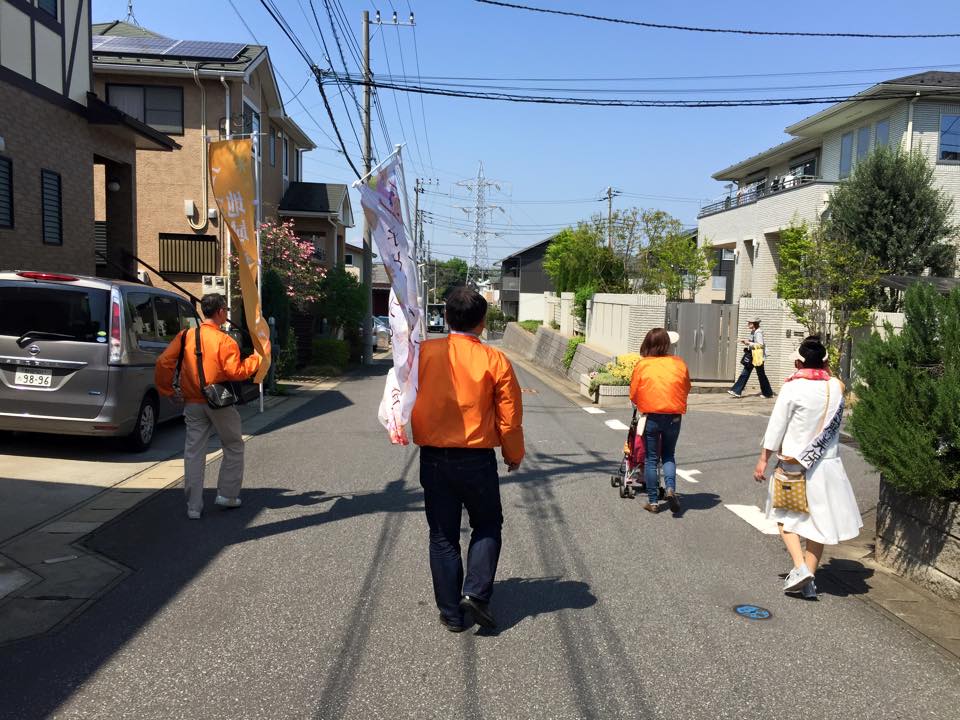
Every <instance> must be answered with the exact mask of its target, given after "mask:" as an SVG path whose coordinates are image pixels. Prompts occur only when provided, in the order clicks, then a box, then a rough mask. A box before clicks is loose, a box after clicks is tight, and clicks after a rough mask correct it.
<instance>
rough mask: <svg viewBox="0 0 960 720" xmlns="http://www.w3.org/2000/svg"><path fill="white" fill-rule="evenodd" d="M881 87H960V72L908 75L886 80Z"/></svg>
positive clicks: (940, 71) (934, 71)
mask: <svg viewBox="0 0 960 720" xmlns="http://www.w3.org/2000/svg"><path fill="white" fill-rule="evenodd" d="M880 84H881V85H930V86H932V87H951V88H955V87H960V72H943V71H942V70H930V71H929V72H922V73H917V74H916V75H906V76H905V77H901V78H895V79H893V80H884V81H883V82H882V83H880Z"/></svg>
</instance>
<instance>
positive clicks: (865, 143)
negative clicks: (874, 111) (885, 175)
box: [857, 127, 870, 162]
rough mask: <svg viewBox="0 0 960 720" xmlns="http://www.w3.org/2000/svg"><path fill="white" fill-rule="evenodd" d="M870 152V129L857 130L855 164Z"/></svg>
mask: <svg viewBox="0 0 960 720" xmlns="http://www.w3.org/2000/svg"><path fill="white" fill-rule="evenodd" d="M868 152H870V128H869V127H862V128H860V129H859V130H857V162H860V161H861V160H863V158H865V157H866V156H867V153H868Z"/></svg>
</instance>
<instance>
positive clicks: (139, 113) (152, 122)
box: [107, 85, 183, 135]
mask: <svg viewBox="0 0 960 720" xmlns="http://www.w3.org/2000/svg"><path fill="white" fill-rule="evenodd" d="M107 102H108V103H110V104H111V105H113V106H114V107H115V108H117V110H120V111H121V112H125V113H126V114H127V115H129V116H130V117H132V118H136V119H137V120H139V121H140V122H142V123H146V124H147V125H149V126H150V127H152V128H153V129H154V130H159V131H160V132H162V133H169V134H171V135H183V88H181V87H164V86H160V85H107Z"/></svg>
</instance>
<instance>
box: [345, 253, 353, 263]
mask: <svg viewBox="0 0 960 720" xmlns="http://www.w3.org/2000/svg"><path fill="white" fill-rule="evenodd" d="M343 262H344V263H345V264H346V265H353V253H347V254H346V255H344V256H343Z"/></svg>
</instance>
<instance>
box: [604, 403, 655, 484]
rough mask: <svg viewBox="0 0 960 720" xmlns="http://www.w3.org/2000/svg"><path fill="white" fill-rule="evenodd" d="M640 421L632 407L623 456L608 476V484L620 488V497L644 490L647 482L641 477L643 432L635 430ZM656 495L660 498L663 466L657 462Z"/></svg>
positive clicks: (643, 450) (643, 459) (643, 452)
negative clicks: (613, 473)
mask: <svg viewBox="0 0 960 720" xmlns="http://www.w3.org/2000/svg"><path fill="white" fill-rule="evenodd" d="M639 423H640V414H639V413H638V412H637V408H633V418H632V419H631V420H630V429H629V430H627V441H626V442H625V443H624V444H623V458H622V459H621V460H620V468H619V469H618V470H617V474H616V475H611V476H610V485H611V486H612V487H615V488H620V497H622V498H634V497H636V495H637V492H646V491H647V483H646V482H645V481H644V479H643V466H644V463H645V461H646V456H647V453H646V448H645V447H644V443H643V432H642V431H641V432H637V426H638V425H639ZM657 483H658V485H659V489H658V497H659V498H660V499H661V500H662V499H663V496H664V488H663V468H662V467H661V466H660V464H659V463H658V464H657Z"/></svg>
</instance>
